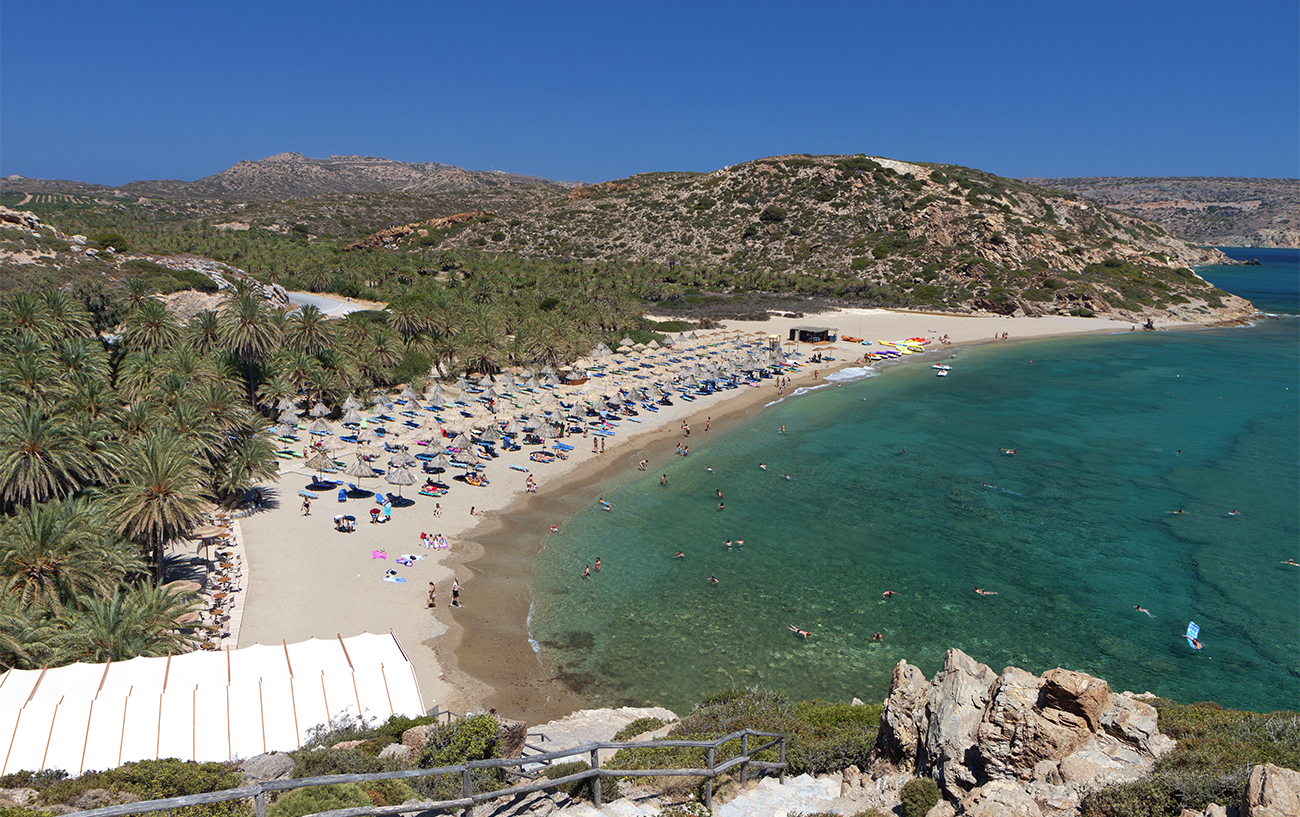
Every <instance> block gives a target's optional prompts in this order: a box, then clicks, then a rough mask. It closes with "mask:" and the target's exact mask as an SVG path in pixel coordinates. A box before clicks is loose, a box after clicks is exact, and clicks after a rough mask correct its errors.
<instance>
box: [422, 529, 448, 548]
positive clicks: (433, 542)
mask: <svg viewBox="0 0 1300 817" xmlns="http://www.w3.org/2000/svg"><path fill="white" fill-rule="evenodd" d="M420 544H421V545H423V546H424V547H427V548H433V549H434V550H447V549H450V548H451V545H449V544H447V538H446V537H445V536H443V535H442V534H441V533H435V534H433V535H432V536H430V535H429V534H427V533H425V532H423V531H421V532H420Z"/></svg>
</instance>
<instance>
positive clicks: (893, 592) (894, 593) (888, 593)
mask: <svg viewBox="0 0 1300 817" xmlns="http://www.w3.org/2000/svg"><path fill="white" fill-rule="evenodd" d="M880 595H881V596H882V597H884V598H889V597H890V596H897V595H898V591H896V590H886V591H885V592H883V593H881V594H880Z"/></svg>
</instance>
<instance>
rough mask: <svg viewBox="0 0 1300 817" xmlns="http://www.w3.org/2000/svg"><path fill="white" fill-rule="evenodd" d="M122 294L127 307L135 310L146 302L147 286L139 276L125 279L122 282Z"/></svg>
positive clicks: (147, 295) (147, 296)
mask: <svg viewBox="0 0 1300 817" xmlns="http://www.w3.org/2000/svg"><path fill="white" fill-rule="evenodd" d="M122 294H123V296H124V298H125V299H126V303H127V307H128V308H130V309H135V308H136V307H137V306H139V305H140V304H142V303H144V302H145V301H146V300H148V298H149V284H148V283H146V282H145V280H144V278H141V277H139V276H135V277H131V278H127V279H125V280H123V281H122Z"/></svg>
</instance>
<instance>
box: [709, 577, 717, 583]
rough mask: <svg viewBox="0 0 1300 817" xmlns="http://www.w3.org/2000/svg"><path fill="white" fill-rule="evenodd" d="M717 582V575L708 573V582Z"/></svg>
mask: <svg viewBox="0 0 1300 817" xmlns="http://www.w3.org/2000/svg"><path fill="white" fill-rule="evenodd" d="M717 583H718V577H717V576H713V575H710V576H709V584H717Z"/></svg>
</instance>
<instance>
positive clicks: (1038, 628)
mask: <svg viewBox="0 0 1300 817" xmlns="http://www.w3.org/2000/svg"><path fill="white" fill-rule="evenodd" d="M1223 269H1226V270H1232V271H1233V272H1234V274H1238V273H1240V272H1241V271H1243V270H1245V269H1249V268H1242V267H1233V268H1223ZM1207 277H1210V278H1211V280H1214V278H1213V275H1212V273H1207ZM1216 283H1219V282H1218V281H1216ZM1221 285H1224V286H1227V284H1226V283H1221ZM1290 297H1291V298H1292V299H1293V298H1294V295H1292V296H1290ZM1285 303H1286V298H1285V297H1283V298H1282V306H1280V307H1279V306H1276V305H1270V304H1268V303H1261V304H1260V305H1259V307H1260V309H1261V310H1263V311H1271V312H1274V313H1280V312H1284V311H1286V307H1285ZM1292 312H1294V310H1292ZM1112 331H1113V330H1112ZM1013 334H1014V333H1013ZM1296 337H1297V324H1296V321H1295V318H1294V317H1289V318H1282V319H1280V320H1266V321H1262V322H1261V323H1259V324H1258V325H1256V326H1252V327H1234V328H1216V329H1205V330H1194V331H1178V332H1159V333H1155V334H1150V333H1138V334H1136V335H1133V334H1130V333H1127V332H1126V333H1123V334H1121V335H1119V336H1100V337H1083V338H1078V337H1076V338H1068V339H1065V338H1062V339H1050V340H1035V341H1025V342H1022V343H1010V344H989V345H985V346H982V347H979V348H962V349H959V350H952V349H948V350H945V354H953V353H954V351H955V359H953V360H948V361H946V362H948V363H950V364H951V365H953V366H954V371H953V373H952V376H950V377H948V378H945V379H943V380H940V379H938V378H935V377H933V374H934V372H933V370H931V369H930V368H929V367H928V366H915V365H894V366H887V367H885V368H884V369H879V370H874V371H870V372H845V373H842V374H841V375H837V376H836V377H837V378H843V379H839V380H838V382H837V385H836V386H835V387H828V388H821V389H817V390H814V391H812V392H811V393H807V394H802V395H800V396H798V397H796V398H794V399H790V398H787V399H786V400H785V401H783V402H781V403H779V404H776V405H770V406H767V405H766V404H767V403H770V402H772V399H773V397H774V395H767V397H766V399H763V400H752V401H740V402H745V403H746V404H745V405H734V404H729V405H728V406H727V408H726V414H725V415H724V414H723V413H722V412H715V413H714V414H713V418H714V431H713V432H712V433H711V434H710V435H701V434H700V433H699V431H698V429H699V428H702V425H703V422H702V418H700V419H699V420H698V421H697V420H696V419H692V420H691V424H692V427H693V428H695V429H697V431H696V433H695V434H694V435H693V437H692V441H691V446H692V454H691V455H690V457H688V458H678V457H674V456H673V450H674V447H675V445H676V443H677V442H680V441H681V439H682V438H681V436H680V433H679V432H677V431H676V429H675V428H672V429H663V430H661V432H660V433H659V434H657V435H652V436H654V437H655V439H651V440H650V441H649V442H648V443H646V444H645V445H641V444H639V443H638V445H636V446H631V447H630V448H631V449H632V450H629V451H626V452H623V451H620V456H619V457H618V459H617V460H616V461H615V462H613V463H604V462H602V463H599V466H597V465H596V464H592V465H591V466H590V467H591V469H592V470H591V471H590V472H587V473H579V472H575V473H574V475H573V481H572V482H570V483H568V484H567V485H566V488H565V490H564V492H563V494H562V495H561V494H560V493H558V492H557V493H556V494H555V495H553V496H548V495H546V493H545V492H543V495H541V496H538V497H533V498H531V501H530V502H529V503H527V504H523V505H520V506H516V507H514V508H512V509H510V511H509V512H508V513H504V514H502V516H503V517H508V521H503V522H502V523H501V524H500V527H499V528H498V529H497V530H496V532H494V533H490V534H486V535H479V536H476V537H475V538H476V539H477V540H478V541H479V542H480V543H481V544H482V546H483V547H484V548H485V550H486V551H487V552H488V553H491V554H492V556H491V557H490V560H489V561H488V562H484V561H478V562H472V563H471V564H470V567H471V568H472V569H474V570H476V571H477V570H480V569H482V570H483V573H484V575H483V576H481V577H476V578H475V579H474V582H475V583H478V582H481V581H484V580H485V579H486V578H487V576H488V575H492V576H498V577H500V576H501V575H502V574H503V572H505V571H507V566H512V567H510V568H509V570H510V577H509V578H506V579H501V578H497V579H492V580H491V581H494V582H496V581H500V582H501V584H500V585H496V584H493V585H491V586H492V587H494V588H497V587H499V588H500V589H501V590H502V591H504V590H505V589H506V588H507V587H512V588H514V590H513V591H512V593H513V594H514V595H512V596H511V597H510V598H511V599H512V602H511V606H512V609H513V612H514V613H515V614H516V615H517V616H519V617H522V615H523V613H524V611H527V610H528V609H529V608H530V607H531V609H532V614H531V621H532V629H531V637H532V639H533V640H534V642H535V643H536V645H537V648H538V650H539V656H540V658H541V665H540V666H534V667H531V668H530V669H529V671H528V672H526V673H524V675H523V676H520V680H519V682H518V684H517V685H513V686H512V685H511V684H509V683H507V682H506V678H505V675H506V673H505V672H504V671H502V670H503V669H504V666H500V665H498V663H497V662H499V661H504V662H505V666H509V667H510V668H511V671H512V672H517V670H518V669H520V668H521V667H526V666H528V665H529V661H528V658H529V656H528V655H527V654H526V653H524V647H523V646H522V644H521V643H520V642H521V640H522V637H523V636H525V635H528V633H527V632H526V631H525V630H524V629H523V626H522V622H517V623H516V624H514V625H513V626H508V625H506V624H504V616H496V615H493V614H488V616H487V618H488V619H491V620H492V622H494V623H489V622H486V621H484V622H479V621H476V622H475V626H474V627H473V628H472V630H473V632H472V633H466V636H465V641H464V642H463V643H462V645H461V647H460V648H458V649H452V648H448V649H447V650H445V652H446V653H447V654H449V655H452V654H454V655H455V656H456V658H455V660H456V661H457V662H458V664H459V668H460V669H461V670H462V671H465V672H468V673H469V674H470V675H473V676H475V677H477V678H480V679H483V680H484V681H485V682H486V683H487V684H488V685H489V686H492V687H493V688H494V689H495V690H496V694H495V695H493V696H490V697H489V698H488V702H489V703H490V705H493V706H497V707H510V708H511V709H513V707H511V706H510V705H511V703H512V702H513V701H518V703H519V704H520V708H519V709H518V710H517V714H518V715H520V716H522V717H525V718H527V719H529V720H530V721H532V720H534V717H533V713H531V712H528V711H527V710H528V709H529V707H533V706H539V707H543V708H545V706H546V703H545V702H546V701H547V700H548V699H549V700H552V701H554V702H556V703H558V700H559V699H560V698H562V697H564V696H566V695H568V694H570V693H572V694H573V695H574V696H575V698H576V699H577V700H581V701H582V702H583V703H584V704H587V705H592V704H595V705H610V706H612V705H619V704H624V703H635V704H638V705H648V704H661V705H665V706H668V707H670V708H673V707H678V708H683V707H684V708H689V707H690V706H691V705H692V704H693V703H694V702H695V701H696V700H699V698H700V697H701V696H702V695H706V694H709V693H711V692H713V691H716V690H717V689H719V688H721V687H725V686H728V685H731V684H732V683H735V684H740V685H753V684H762V685H764V686H770V687H774V688H777V689H782V690H784V691H787V692H789V693H790V694H791V695H792V696H795V697H816V696H822V697H827V698H831V699H847V698H848V697H853V696H858V697H862V698H864V699H870V698H879V697H881V696H883V694H884V690H885V688H886V687H887V684H888V679H889V673H890V671H891V670H892V667H893V665H894V663H896V662H897V661H898V660H899V659H900V658H906V659H907V660H908V661H909V662H912V663H915V664H917V665H918V666H920V667H922V669H923V670H924V671H926V672H933V671H934V670H935V669H937V667H938V665H939V663H941V661H942V657H943V654H944V651H945V650H946V649H947V648H948V647H958V648H961V649H963V650H966V651H967V652H970V653H971V654H975V655H979V656H981V660H985V661H987V662H988V663H990V664H991V665H994V666H1003V665H1007V664H1015V665H1018V666H1027V667H1033V668H1037V669H1039V670H1041V669H1043V668H1047V667H1051V666H1057V665H1060V666H1066V667H1070V668H1074V669H1078V670H1081V671H1087V672H1091V673H1095V674H1097V675H1099V676H1101V677H1106V678H1108V679H1109V680H1110V681H1111V682H1112V684H1114V685H1116V686H1117V687H1120V688H1133V689H1135V690H1144V689H1149V690H1150V691H1152V692H1155V693H1157V694H1162V695H1168V696H1170V697H1174V698H1176V699H1179V700H1189V701H1190V700H1205V699H1208V700H1215V701H1218V702H1220V703H1222V704H1224V705H1228V706H1242V707H1246V708H1251V709H1260V710H1267V709H1273V708H1278V707H1283V706H1287V705H1290V704H1291V703H1292V702H1293V700H1294V699H1295V697H1296V694H1297V693H1298V692H1300V681H1298V680H1297V675H1296V672H1295V668H1294V667H1293V666H1291V664H1292V662H1291V661H1290V659H1289V658H1288V656H1290V655H1294V653H1295V651H1296V648H1297V645H1296V636H1295V633H1296V632H1297V630H1298V629H1300V626H1298V622H1297V617H1296V610H1295V605H1294V603H1293V601H1294V598H1295V593H1296V589H1297V579H1298V578H1300V577H1298V576H1297V575H1296V573H1297V571H1295V568H1287V567H1286V566H1282V565H1279V564H1278V562H1279V561H1280V560H1283V559H1286V558H1295V557H1296V556H1297V555H1298V554H1296V553H1295V552H1293V551H1294V543H1295V542H1296V541H1298V540H1300V537H1298V535H1297V522H1296V511H1295V507H1294V502H1293V498H1294V496H1295V495H1296V493H1297V486H1296V473H1295V467H1294V463H1295V462H1296V461H1297V456H1298V455H1297V447H1298V443H1297V434H1296V430H1295V429H1296V428H1297V425H1298V423H1297V416H1298V415H1297V411H1296V410H1297V404H1296V402H1295V401H1294V395H1295V394H1296V392H1297V384H1296V383H1295V372H1296V371H1297V361H1296V351H1295V350H1296V343H1295V340H1296ZM925 358H926V360H927V362H930V360H931V359H934V360H937V359H939V358H938V356H935V355H926V356H925ZM1030 361H1033V362H1032V363H1031V362H1030ZM1274 387H1276V388H1274ZM764 391H766V390H764ZM1275 392H1276V393H1275ZM1220 398H1222V399H1220ZM783 424H784V425H785V426H786V428H787V433H786V434H784V435H781V434H779V433H777V432H778V429H779V427H780V426H781V425H783ZM1004 447H1008V448H1015V449H1016V450H1017V454H1016V456H1014V457H1012V456H1008V455H1004V454H1001V451H1000V449H1001V448H1004ZM904 450H906V452H907V453H906V454H902V453H900V452H902V451H904ZM1180 451H1181V453H1179V452H1180ZM643 456H644V457H647V458H649V459H650V460H651V462H652V465H651V467H650V471H649V472H648V473H645V474H642V473H640V472H637V471H636V469H635V463H636V461H637V460H638V459H640V458H641V457H643ZM760 461H761V462H764V463H765V464H766V465H768V469H767V470H766V471H760V470H759V469H758V468H757V463H758V462H760ZM706 467H712V468H713V469H714V470H713V472H712V473H710V472H708V471H706V470H705V468H706ZM601 471H603V472H604V473H603V474H602V473H600V472H601ZM664 473H666V474H667V475H668V477H669V486H668V488H666V489H661V488H660V486H659V484H658V476H659V475H660V474H664ZM783 473H788V474H789V475H790V476H791V479H790V480H788V481H787V480H783V479H781V478H780V475H781V474H783ZM984 483H987V484H988V485H989V486H995V487H984ZM717 490H722V491H723V493H724V497H725V503H726V509H725V511H723V512H721V513H720V512H719V511H718V510H717V499H716V496H715V492H716V491H717ZM597 496H603V497H604V498H605V499H607V500H608V501H610V503H611V508H612V509H611V510H610V511H608V512H605V511H602V510H600V508H599V506H597V505H596V503H595V501H594V500H595V499H596V498H597ZM1166 506H1167V507H1166ZM1184 508H1185V509H1186V510H1187V511H1188V513H1187V514H1166V511H1172V510H1179V509H1184ZM1234 508H1239V509H1240V510H1241V511H1242V515H1241V516H1239V517H1229V516H1227V515H1226V514H1227V512H1228V511H1230V510H1232V509H1234ZM556 522H560V531H559V532H558V533H554V534H548V533H546V531H547V530H548V528H549V525H550V524H553V523H556ZM728 538H730V539H733V540H734V539H744V540H745V546H744V549H743V550H742V549H741V548H738V547H734V546H733V548H732V549H731V550H730V551H728V550H727V548H726V546H725V545H724V542H725V540H726V539H728ZM677 550H682V551H684V552H685V553H686V555H687V558H686V559H685V560H675V559H673V558H672V555H673V554H674V553H675V552H676V551H677ZM597 556H599V557H600V558H601V559H602V562H603V570H602V571H601V572H600V573H599V574H597V575H596V576H595V577H593V579H591V580H588V581H583V580H581V573H582V569H583V566H584V565H585V564H590V563H592V562H593V561H594V559H595V558H596V557H597ZM534 559H536V563H535V564H533V560H534ZM528 564H532V565H533V567H532V569H533V570H534V571H535V577H533V576H531V575H524V574H526V573H528V572H529V571H528V568H526V567H524V565H528ZM710 575H716V576H717V578H718V579H719V580H720V584H719V585H718V586H717V587H711V586H710V585H709V584H708V581H707V579H708V577H709V576H710ZM528 585H532V586H533V587H532V592H531V593H530V592H526V589H527V587H528ZM972 586H979V587H981V588H984V589H989V590H993V591H996V592H998V593H999V595H998V596H988V597H981V596H977V595H976V594H975V593H974V592H973V590H972V589H971V588H972ZM521 588H522V590H521ZM886 589H889V590H894V591H896V592H898V593H899V595H898V596H894V597H891V598H888V599H885V598H882V597H881V593H882V592H883V591H885V590H886ZM1134 605H1140V606H1142V607H1144V608H1145V609H1147V610H1150V611H1152V617H1151V618H1148V617H1147V616H1145V615H1143V614H1142V613H1139V612H1137V611H1136V610H1134V609H1133V607H1134ZM1188 620H1196V621H1197V622H1199V623H1200V625H1201V627H1202V632H1203V634H1204V636H1205V637H1206V641H1207V644H1209V645H1210V646H1207V649H1206V650H1205V651H1204V652H1203V653H1200V654H1196V655H1195V656H1192V655H1190V651H1188V650H1187V648H1186V646H1185V642H1184V641H1183V640H1182V639H1181V638H1180V637H1179V636H1180V633H1181V631H1182V629H1183V628H1184V627H1185V626H1186V624H1187V621H1188ZM1207 622H1208V623H1207ZM789 624H794V625H796V626H798V627H800V628H803V629H807V630H810V631H812V632H813V633H816V634H817V635H815V636H814V637H813V638H811V639H809V640H808V641H806V642H805V641H804V640H803V639H799V638H797V637H796V636H794V635H793V634H791V633H789V631H788V630H787V629H786V627H787V625H789ZM486 632H491V633H493V634H494V635H495V636H496V638H497V639H498V640H497V641H494V642H493V643H492V648H491V649H486V648H487V646H488V645H487V644H486V643H485V642H484V641H483V640H482V639H483V638H484V635H483V633H486ZM507 632H508V633H509V634H508V635H507ZM876 632H880V633H882V634H883V635H884V636H885V640H884V642H883V643H880V642H872V641H871V636H872V634H873V633H876ZM1210 634H1213V638H1212V639H1211V638H1210ZM512 638H513V639H514V641H513V643H514V646H513V647H511V646H509V645H508V644H507V642H509V641H511V639H512ZM474 656H477V658H475V657H474ZM512 656H513V657H512ZM467 658H468V660H467ZM533 663H534V664H535V663H536V662H533ZM554 677H558V678H559V679H561V680H563V681H564V682H565V684H567V686H563V685H561V684H559V683H556V682H555V680H554V679H553V678H554ZM1247 678H1248V679H1250V681H1249V682H1245V681H1243V680H1242V679H1247ZM524 689H527V690H531V692H530V693H529V695H527V696H525V698H524V699H520V698H519V693H520V691H521V690H524ZM540 712H541V710H539V713H540Z"/></svg>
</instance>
